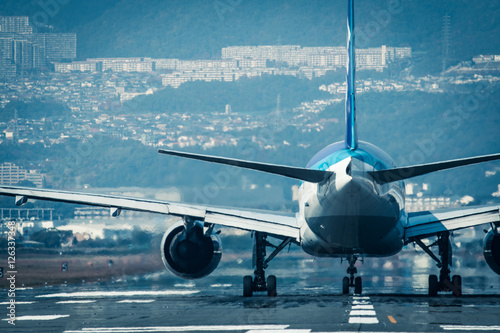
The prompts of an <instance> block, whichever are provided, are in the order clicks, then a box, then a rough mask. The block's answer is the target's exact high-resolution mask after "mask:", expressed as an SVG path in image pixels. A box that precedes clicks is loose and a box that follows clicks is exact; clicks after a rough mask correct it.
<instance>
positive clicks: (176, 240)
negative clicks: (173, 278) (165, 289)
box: [161, 222, 222, 279]
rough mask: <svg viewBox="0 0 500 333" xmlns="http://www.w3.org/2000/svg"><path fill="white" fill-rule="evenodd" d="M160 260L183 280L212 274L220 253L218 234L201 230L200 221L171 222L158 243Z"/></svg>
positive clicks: (217, 263)
mask: <svg viewBox="0 0 500 333" xmlns="http://www.w3.org/2000/svg"><path fill="white" fill-rule="evenodd" d="M161 253H162V259H163V263H164V264H165V267H167V268H168V269H169V270H170V271H171V272H172V273H174V274H175V275H177V276H179V277H181V278H184V279H199V278H202V277H205V276H207V275H209V274H210V273H212V272H213V271H214V270H215V269H216V268H217V266H218V265H219V262H220V259H221V256H222V246H221V241H220V237H219V236H218V235H217V234H215V233H213V232H212V231H210V233H209V234H208V235H206V233H205V232H204V230H203V224H202V223H200V222H194V223H190V224H188V228H187V229H186V226H185V225H184V223H183V222H178V223H176V224H174V225H173V226H172V227H170V229H168V230H167V232H165V235H163V240H162V242H161Z"/></svg>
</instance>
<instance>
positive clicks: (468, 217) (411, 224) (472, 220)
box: [405, 205, 500, 243]
mask: <svg viewBox="0 0 500 333" xmlns="http://www.w3.org/2000/svg"><path fill="white" fill-rule="evenodd" d="M498 222H500V205H496V206H478V207H473V208H462V209H454V210H443V211H434V212H431V211H426V212H416V213H409V214H408V224H407V226H406V227H405V243H409V242H411V241H412V240H413V239H418V238H426V237H431V236H434V235H436V234H438V233H440V232H443V231H453V230H458V229H463V228H468V227H473V226H476V225H481V224H486V223H498Z"/></svg>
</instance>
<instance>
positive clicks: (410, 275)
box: [0, 249, 500, 333]
mask: <svg viewBox="0 0 500 333" xmlns="http://www.w3.org/2000/svg"><path fill="white" fill-rule="evenodd" d="M413 252H414V250H413V249H408V250H406V252H403V253H401V254H400V255H398V256H395V257H392V258H391V260H389V259H367V260H365V262H364V263H359V265H358V270H359V272H360V275H361V276H362V277H363V295H352V294H351V295H345V296H344V295H341V280H342V277H343V276H344V275H345V268H346V267H345V263H344V264H341V263H340V260H335V259H316V260H315V259H312V258H310V257H308V256H305V255H303V254H301V253H299V252H292V253H289V254H284V255H283V256H282V257H280V259H279V260H278V259H277V260H276V262H274V261H273V263H272V265H271V267H270V268H269V270H268V273H269V274H274V275H276V276H277V277H278V296H277V297H272V298H270V297H267V296H266V295H264V294H258V293H257V295H256V296H254V297H252V298H244V297H242V296H241V294H242V276H243V275H245V274H250V273H251V269H250V267H251V265H250V262H251V258H250V256H249V255H243V256H240V255H234V254H231V253H230V252H229V253H228V254H227V255H226V257H225V259H224V260H223V262H221V265H220V267H219V268H218V269H217V270H216V271H215V272H214V273H213V274H212V275H210V276H208V277H207V278H204V279H200V280H195V281H185V280H182V279H180V278H177V277H175V276H173V275H172V274H170V273H169V272H167V271H162V272H158V273H155V274H149V275H146V276H136V277H130V276H123V277H120V278H117V279H115V280H113V281H108V282H93V283H89V282H82V283H81V284H78V285H60V286H46V287H41V288H22V287H21V286H18V288H17V290H16V297H15V302H16V304H15V315H16V321H15V325H11V324H9V322H8V320H7V319H8V312H9V309H8V307H9V304H10V303H9V302H10V300H11V299H12V298H11V297H9V296H8V293H7V291H6V290H0V293H1V296H0V309H3V311H0V331H1V332H37V333H42V332H66V333H77V332H78V333H96V332H103V333H104V332H106V333H110V332H113V333H118V332H251V333H257V332H266V333H276V332H292V333H293V332H464V331H465V332H473V331H474V332H476V331H477V332H490V331H500V277H499V276H498V275H496V274H495V273H493V272H492V271H491V270H489V268H488V267H485V266H484V265H483V264H479V263H480V261H479V260H477V259H478V257H477V254H478V253H479V252H478V253H475V252H474V253H473V252H470V253H465V257H462V258H465V259H462V260H461V261H460V262H458V263H455V264H454V268H453V273H454V274H461V275H462V276H463V291H464V296H463V297H460V298H455V297H453V296H451V295H450V294H447V293H443V294H440V295H439V296H437V297H428V296H427V295H426V294H427V277H428V274H436V273H437V268H436V267H435V265H434V264H433V263H432V262H430V261H428V259H427V257H426V256H425V255H422V254H419V253H417V254H415V253H413Z"/></svg>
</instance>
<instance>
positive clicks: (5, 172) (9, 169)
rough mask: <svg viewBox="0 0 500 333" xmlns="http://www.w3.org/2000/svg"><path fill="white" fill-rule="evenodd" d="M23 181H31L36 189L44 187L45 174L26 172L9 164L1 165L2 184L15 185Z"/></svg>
mask: <svg viewBox="0 0 500 333" xmlns="http://www.w3.org/2000/svg"><path fill="white" fill-rule="evenodd" d="M23 180H29V181H30V182H32V183H33V184H35V185H36V187H42V186H43V174H40V173H38V171H36V170H26V169H24V168H23V167H20V166H17V165H15V164H14V163H9V162H6V163H3V164H0V184H2V185H15V184H17V183H19V182H20V181H23Z"/></svg>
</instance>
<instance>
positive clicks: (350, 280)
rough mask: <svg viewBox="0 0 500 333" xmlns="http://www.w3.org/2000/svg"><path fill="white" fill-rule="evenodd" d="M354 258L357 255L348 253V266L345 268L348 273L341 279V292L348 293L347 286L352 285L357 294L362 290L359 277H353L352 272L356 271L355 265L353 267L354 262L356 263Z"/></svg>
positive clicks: (356, 258)
mask: <svg viewBox="0 0 500 333" xmlns="http://www.w3.org/2000/svg"><path fill="white" fill-rule="evenodd" d="M356 260H358V257H356V256H355V255H350V256H349V257H347V261H349V267H348V268H347V274H349V275H350V276H349V277H347V276H346V277H344V279H343V280H342V294H344V295H345V294H349V287H354V293H355V294H357V295H360V294H361V292H362V281H361V277H360V276H357V277H356V278H355V277H354V274H356V273H357V272H358V270H357V269H356V267H354V264H355V263H356Z"/></svg>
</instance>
